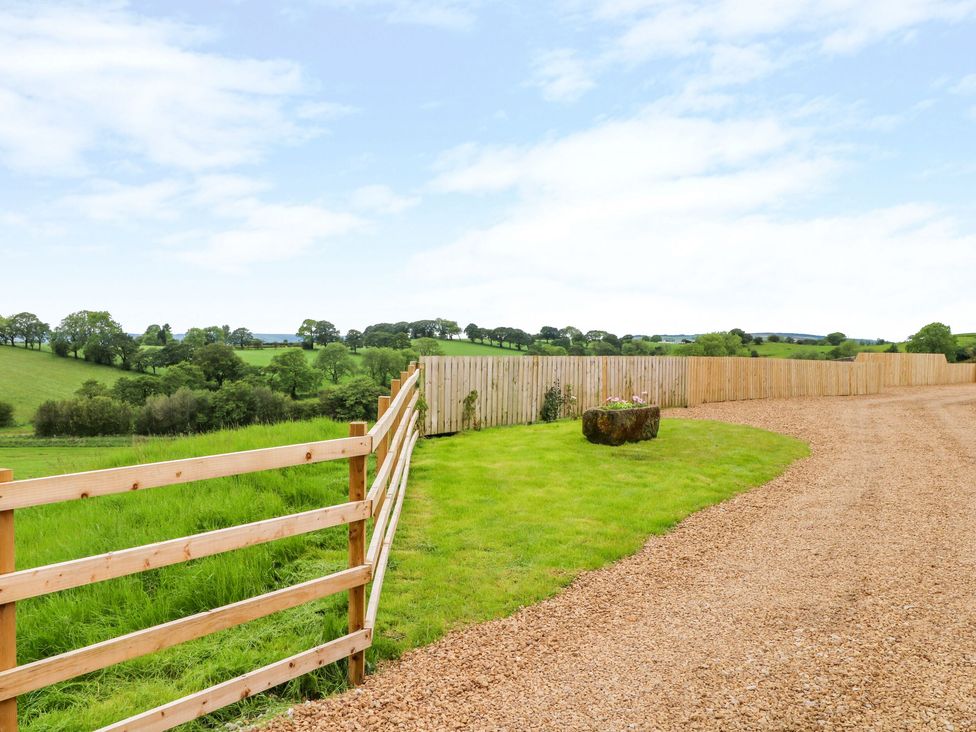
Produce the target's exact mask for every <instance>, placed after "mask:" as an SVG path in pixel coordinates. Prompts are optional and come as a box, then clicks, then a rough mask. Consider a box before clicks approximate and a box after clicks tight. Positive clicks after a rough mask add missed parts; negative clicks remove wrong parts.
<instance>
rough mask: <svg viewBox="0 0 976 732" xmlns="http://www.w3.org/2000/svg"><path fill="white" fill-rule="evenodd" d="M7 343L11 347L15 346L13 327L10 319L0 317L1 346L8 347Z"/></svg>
mask: <svg viewBox="0 0 976 732" xmlns="http://www.w3.org/2000/svg"><path fill="white" fill-rule="evenodd" d="M7 343H10V345H11V346H12V345H13V344H14V336H13V326H12V325H11V322H10V318H5V317H3V316H2V315H0V345H6V344H7Z"/></svg>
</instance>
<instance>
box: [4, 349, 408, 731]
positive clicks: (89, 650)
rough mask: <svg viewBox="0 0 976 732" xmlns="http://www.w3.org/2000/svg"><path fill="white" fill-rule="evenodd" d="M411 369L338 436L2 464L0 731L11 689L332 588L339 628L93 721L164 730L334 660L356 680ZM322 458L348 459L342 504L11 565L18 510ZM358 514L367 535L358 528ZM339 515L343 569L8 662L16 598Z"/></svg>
mask: <svg viewBox="0 0 976 732" xmlns="http://www.w3.org/2000/svg"><path fill="white" fill-rule="evenodd" d="M420 378H421V368H419V367H418V366H417V364H410V366H409V368H408V370H407V371H404V372H401V374H400V378H399V379H394V380H393V384H392V388H391V395H390V396H389V397H385V396H384V397H380V398H379V404H378V416H377V420H376V423H375V424H374V425H373V427H372V428H371V429H369V430H367V429H366V423H365V422H352V423H350V425H349V437H345V438H340V439H335V440H322V441H318V442H310V443H304V444H298V445H286V446H283V447H268V448H262V449H258V450H248V451H245V452H235V453H228V454H224V455H208V456H205V457H195V458H187V459H182V460H170V461H166V462H161V463H149V464H144V465H134V466H131V467H123V468H110V469H107V470H93V471H90V472H85V473H74V474H70V475H57V476H52V477H47V478H34V479H29V480H14V476H13V474H12V472H11V471H10V470H3V469H0V732H15V731H16V730H17V697H18V696H20V695H22V694H26V693H28V692H31V691H35V690H37V689H41V688H43V687H46V686H50V685H51V684H56V683H58V682H61V681H65V680H68V679H72V678H75V677H77V676H80V675H82V674H86V673H90V672H92V671H97V670H99V669H103V668H106V667H108V666H112V665H115V664H117V663H121V662H123V661H127V660H130V659H133V658H138V657H140V656H144V655H147V654H150V653H155V652H157V651H161V650H163V649H164V648H170V647H172V646H175V645H178V644H180V643H185V642H187V641H191V640H194V639H196V638H201V637H203V636H205V635H210V634H211V633H216V632H218V631H221V630H226V629H227V628H232V627H235V626H238V625H241V624H243V623H247V622H250V621H252V620H256V619H258V618H262V617H265V616H268V615H271V614H273V613H277V612H280V611H282V610H287V609H289V608H294V607H297V606H299V605H303V604H305V603H308V602H311V601H313V600H318V599H321V598H323V597H327V596H329V595H334V594H336V593H339V592H347V593H348V595H349V602H348V605H349V624H348V631H347V633H346V634H345V635H343V636H341V637H339V638H336V639H334V640H331V641H329V642H328V643H325V644H323V645H320V646H317V647H315V648H311V649H309V650H307V651H304V652H302V653H298V654H296V655H294V656H291V657H290V658H286V659H283V660H281V661H278V662H275V663H272V664H269V665H267V666H264V667H263V668H259V669H256V670H254V671H251V672H249V673H245V674H243V675H241V676H238V677H237V678H234V679H230V680H228V681H225V682H223V683H221V684H218V685H216V686H213V687H211V688H209V689H206V690H203V691H200V692H197V693H195V694H191V695H189V696H186V697H183V698H181V699H177V700H176V701H172V702H170V703H168V704H164V705H162V706H160V707H156V708H155V709H150V710H149V711H146V712H142V713H141V714H136V715H135V716H133V717H130V718H128V719H125V720H123V721H121V722H117V723H115V724H112V725H109V726H108V727H104V728H103V732H107V731H109V730H111V731H112V732H123V731H125V732H135V731H136V730H139V731H140V732H145V731H147V730H166V729H170V728H172V727H175V726H176V725H178V724H182V723H184V722H188V721H191V720H193V719H197V718H199V717H202V716H204V715H206V714H209V713H210V712H213V711H215V710H217V709H220V708H221V707H224V706H227V705H229V704H233V703H234V702H238V701H240V700H242V699H245V698H247V697H249V696H253V695H254V694H258V693H261V692H263V691H266V690H268V689H270V688H272V687H274V686H277V685H279V684H282V683H284V682H286V681H290V680H291V679H294V678H296V677H298V676H302V675H303V674H306V673H308V672H310V671H314V670H315V669H318V668H320V667H322V666H325V665H327V664H330V663H333V662H335V661H338V660H340V659H343V658H348V677H349V682H350V683H351V684H359V683H362V680H363V674H364V671H365V651H366V649H367V648H368V647H369V646H370V645H371V644H372V641H373V632H374V630H375V628H376V618H377V613H378V610H379V602H380V593H381V592H382V589H383V578H384V576H385V574H386V567H387V564H388V562H389V558H390V551H391V547H392V544H393V538H394V536H395V534H396V529H397V523H398V522H399V518H400V511H401V508H402V506H403V497H404V495H405V492H406V487H407V479H408V476H409V472H410V457H411V454H412V452H413V448H414V445H415V444H416V442H417V438H418V436H419V432H418V429H417V428H418V425H417V419H418V411H417V404H418V399H419V395H420ZM371 453H376V469H375V473H376V474H375V476H374V477H373V481H372V483H368V476H367V457H368V456H369V455H370V454H371ZM328 460H348V462H349V501H348V502H347V503H342V504H339V505H335V506H327V507H323V508H317V509H313V510H310V511H305V512H302V513H296V514H291V515H288V516H280V517H277V518H271V519H266V520H263V521H256V522H253V523H249V524H242V525H239V526H233V527H229V528H224V529H218V530H216V531H208V532H205V533H202V534H196V535H194V536H187V537H183V538H179V539H170V540H167V541H161V542H156V543H154V544H147V545H144V546H139V547H134V548H130V549H122V550H120V551H115V552H108V553H105V554H99V555H96V556H91V557H85V558H83V559H75V560H71V561H67V562H61V563H58V564H51V565H46V566H43V567H34V568H31V569H24V570H20V571H16V567H15V564H14V536H15V534H14V514H15V512H16V510H17V509H22V508H29V507H32V506H40V505H44V504H50V503H58V502H62V501H73V500H80V499H87V498H97V497H98V496H106V495H111V494H116V493H126V492H138V491H143V490H148V489H150V488H157V487H161V486H167V485H176V484H180V483H189V482H192V481H197V480H207V479H211V478H222V477H226V476H231V475H242V474H245V473H253V472H258V471H263V470H272V469H276V468H286V467H292V466H297V465H311V464H315V463H320V462H325V461H328ZM369 521H372V532H371V534H369V535H368V532H367V528H368V522H369ZM344 524H345V525H348V529H349V540H348V544H349V567H348V569H344V570H341V571H339V572H334V573H332V574H329V575H326V576H324V577H319V578H317V579H313V580H309V581H307V582H302V583H299V584H296V585H292V586H290V587H285V588H283V589H279V590H274V591H272V592H267V593H265V594H263V595H258V596H256V597H252V598H249V599H246V600H241V601H238V602H235V603H232V604H230V605H224V606H223V607H218V608H214V609H213V610H208V611H206V612H202V613H198V614H196V615H190V616H188V617H184V618H180V619H177V620H172V621H170V622H167V623H163V624H161V625H156V626H154V627H151V628H146V629H143V630H138V631H135V632H133V633H128V634H127V635H123V636H120V637H118V638H113V639H110V640H106V641H102V642H100V643H96V644H94V645H90V646H85V647H83V648H78V649H75V650H72V651H68V652H66V653H61V654H59V655H56V656H52V657H49V658H44V659H41V660H38V661H34V662H32V663H27V664H24V665H21V666H18V665H17V625H16V615H15V613H16V606H17V602H18V601H20V600H26V599H28V598H31V597H38V596H41V595H46V594H49V593H53V592H59V591H61V590H67V589H70V588H73V587H81V586H84V585H90V584H94V583H96V582H102V581H104V580H109V579H114V578H117V577H124V576H127V575H131V574H136V573H138V572H144V571H146V570H150V569H157V568H159V567H165V566H169V565H173V564H179V563H181V562H186V561H190V560H193V559H199V558H201V557H208V556H213V555H215V554H221V553H224V552H229V551H233V550H235V549H243V548H245V547H251V546H256V545H258V544H264V543H267V542H271V541H276V540H278V539H284V538H287V537H292V536H299V535H303V534H308V533H310V532H313V531H319V530H321V529H327V528H331V527H335V526H342V525H344ZM367 539H368V542H367ZM367 585H370V590H369V595H368V597H367V595H366V586H367Z"/></svg>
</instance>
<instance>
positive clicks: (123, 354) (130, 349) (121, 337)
mask: <svg viewBox="0 0 976 732" xmlns="http://www.w3.org/2000/svg"><path fill="white" fill-rule="evenodd" d="M110 343H111V348H112V352H113V355H115V356H118V358H119V365H120V366H121V367H122V369H123V370H124V371H128V370H129V369H131V368H132V365H133V362H134V361H135V359H136V358H137V357H138V355H139V351H140V350H141V349H140V347H139V341H137V340H136V339H135V338H133V337H132V336H130V335H129V334H128V333H123V332H121V331H119V332H118V333H113V334H112V336H111V340H110Z"/></svg>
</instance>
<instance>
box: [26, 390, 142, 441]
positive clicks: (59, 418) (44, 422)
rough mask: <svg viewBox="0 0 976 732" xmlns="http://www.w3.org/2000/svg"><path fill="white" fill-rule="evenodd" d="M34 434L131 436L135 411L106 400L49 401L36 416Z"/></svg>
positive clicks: (104, 397) (38, 409)
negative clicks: (133, 412)
mask: <svg viewBox="0 0 976 732" xmlns="http://www.w3.org/2000/svg"><path fill="white" fill-rule="evenodd" d="M34 433H35V434H36V435H37V436H39V437H54V436H56V435H71V436H75V437H94V436H97V435H127V434H131V433H132V410H131V409H130V407H129V405H128V404H123V403H122V402H120V401H116V400H115V399H111V398H109V397H106V396H94V397H91V398H90V399H86V398H82V399H69V400H66V401H61V402H54V401H48V402H44V403H43V404H42V405H41V406H40V407H38V408H37V412H36V413H35V414H34Z"/></svg>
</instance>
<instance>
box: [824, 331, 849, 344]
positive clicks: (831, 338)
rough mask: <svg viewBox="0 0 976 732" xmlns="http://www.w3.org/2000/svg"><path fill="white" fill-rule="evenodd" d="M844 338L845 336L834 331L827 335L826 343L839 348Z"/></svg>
mask: <svg viewBox="0 0 976 732" xmlns="http://www.w3.org/2000/svg"><path fill="white" fill-rule="evenodd" d="M846 338H847V336H846V335H844V334H843V333H841V332H840V331H835V332H833V333H828V334H827V338H826V341H827V343H829V344H830V345H832V346H839V345H840V344H841V343H842V342H843V341H844V340H845V339H846Z"/></svg>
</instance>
